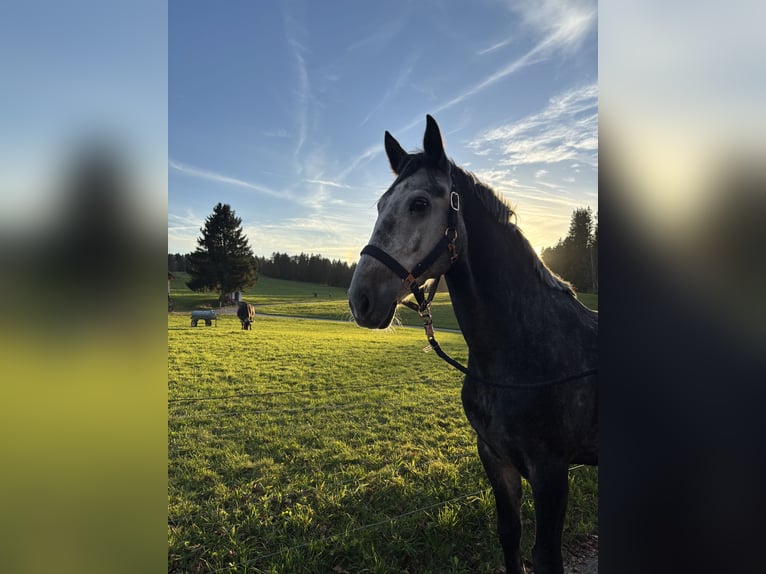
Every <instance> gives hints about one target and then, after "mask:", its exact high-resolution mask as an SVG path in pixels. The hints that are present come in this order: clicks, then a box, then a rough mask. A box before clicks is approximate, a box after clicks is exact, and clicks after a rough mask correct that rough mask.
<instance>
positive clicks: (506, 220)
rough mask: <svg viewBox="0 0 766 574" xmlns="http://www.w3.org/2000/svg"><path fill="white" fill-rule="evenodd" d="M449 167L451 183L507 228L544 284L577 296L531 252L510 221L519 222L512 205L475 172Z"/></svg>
mask: <svg viewBox="0 0 766 574" xmlns="http://www.w3.org/2000/svg"><path fill="white" fill-rule="evenodd" d="M450 165H451V168H452V169H451V173H452V179H453V181H454V182H455V184H456V185H457V187H458V188H460V189H469V190H471V193H472V195H473V196H474V197H475V198H476V199H478V200H479V203H480V204H481V206H482V207H483V208H484V211H486V212H487V215H489V217H490V218H491V219H492V220H493V221H496V222H497V223H499V224H501V225H503V226H505V227H507V228H508V230H509V232H510V233H512V234H514V235H515V236H516V237H517V238H518V240H519V242H520V243H521V245H522V248H523V251H524V254H525V255H526V257H527V258H528V260H529V262H530V265H531V266H532V268H533V269H534V270H535V272H536V273H537V275H538V276H539V277H540V279H541V280H542V281H543V283H544V284H545V285H547V286H548V287H550V288H551V289H556V290H558V291H563V292H564V293H569V294H570V295H573V296H574V289H573V287H572V285H571V284H570V283H569V282H567V281H564V280H563V279H561V277H559V276H558V275H556V274H555V273H554V272H553V271H551V270H550V268H549V267H548V266H547V265H546V264H545V262H544V261H543V260H542V259H541V258H540V257H539V256H538V255H537V253H535V251H534V249H532V245H530V243H529V240H528V239H527V238H526V237H525V236H524V234H523V233H522V232H521V229H519V227H518V225H516V224H515V223H514V222H513V221H511V219H512V218H513V219H516V212H515V211H514V209H513V207H512V206H511V204H510V203H508V201H507V200H506V199H505V198H503V197H502V196H500V195H499V194H498V193H497V192H496V191H495V190H493V189H492V188H491V187H489V186H488V185H487V184H485V183H483V182H481V181H480V180H479V179H478V178H477V177H476V175H475V174H473V173H472V172H470V171H466V170H464V169H462V168H460V167H458V166H457V165H455V163H454V162H452V161H450Z"/></svg>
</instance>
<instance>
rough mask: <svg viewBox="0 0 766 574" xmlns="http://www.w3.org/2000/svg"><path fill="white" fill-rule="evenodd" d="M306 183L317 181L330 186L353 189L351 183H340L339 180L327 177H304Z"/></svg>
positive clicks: (319, 183) (318, 183) (316, 182)
mask: <svg viewBox="0 0 766 574" xmlns="http://www.w3.org/2000/svg"><path fill="white" fill-rule="evenodd" d="M303 181H304V183H315V184H317V185H327V186H329V187H337V188H339V189H351V186H350V185H346V184H345V183H338V182H337V181H328V180H325V179H304V180H303Z"/></svg>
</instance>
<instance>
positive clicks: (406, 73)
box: [359, 54, 420, 127]
mask: <svg viewBox="0 0 766 574" xmlns="http://www.w3.org/2000/svg"><path fill="white" fill-rule="evenodd" d="M419 57H420V55H419V54H414V55H412V56H410V58H409V61H408V62H407V63H406V64H405V65H404V68H403V69H402V71H401V72H400V73H399V75H398V76H397V78H396V81H394V84H393V86H391V87H390V88H388V89H387V90H386V92H385V94H383V97H382V98H381V99H380V101H378V103H377V104H375V106H374V107H373V108H372V110H370V112H369V113H368V114H367V115H366V116H365V117H364V119H363V120H362V123H360V124H359V127H362V126H363V125H364V124H366V123H367V122H368V121H369V120H370V118H371V117H372V116H373V115H375V113H376V112H377V111H378V110H379V109H380V108H382V107H383V106H384V105H385V104H386V103H388V102H389V101H390V100H391V98H393V97H394V96H396V94H398V93H399V91H400V90H401V89H402V88H403V87H404V86H405V84H406V83H407V81H408V80H409V78H410V75H411V74H412V71H413V70H414V69H415V62H417V60H418V58H419Z"/></svg>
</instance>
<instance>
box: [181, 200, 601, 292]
mask: <svg viewBox="0 0 766 574" xmlns="http://www.w3.org/2000/svg"><path fill="white" fill-rule="evenodd" d="M200 231H201V233H202V235H201V236H200V237H199V238H198V239H197V244H198V247H197V249H196V250H195V251H194V252H193V253H187V254H185V255H182V254H180V253H168V270H169V271H181V272H186V273H188V274H189V277H190V279H189V281H188V282H187V285H188V286H189V288H190V289H192V290H193V291H218V292H219V293H220V295H221V297H226V296H227V295H228V294H230V293H233V292H235V291H239V290H243V289H247V288H248V287H252V286H253V285H255V283H256V282H257V280H258V273H259V272H260V273H262V274H263V275H266V276H268V277H273V278H276V279H287V280H290V281H304V282H309V283H319V284H323V285H331V286H334V287H342V288H347V287H348V286H349V285H350V284H351V277H352V276H353V274H354V270H355V269H356V263H352V264H348V263H346V262H344V261H340V260H330V259H327V258H326V257H322V256H321V255H316V254H306V253H301V254H300V255H288V254H287V253H279V252H275V253H272V255H271V257H268V258H266V257H256V256H254V255H253V252H252V250H251V248H250V245H249V244H248V241H247V238H246V237H245V234H244V231H243V230H242V220H241V219H240V218H238V217H237V216H236V214H235V213H234V210H232V209H231V206H229V205H226V204H221V203H219V204H217V205H216V206H215V208H214V209H213V213H212V214H211V215H210V216H209V217H208V218H207V219H206V220H205V226H204V227H203V228H202V229H200ZM541 257H542V259H543V261H545V263H546V264H547V265H548V267H550V268H551V270H552V271H553V272H555V273H557V274H558V275H560V276H561V277H563V278H564V279H566V280H567V281H569V282H570V283H572V284H573V285H574V287H575V289H577V290H578V291H590V292H594V293H598V216H596V221H595V222H594V218H593V213H592V211H591V209H590V207H587V208H579V209H576V210H575V211H574V212H573V213H572V218H571V220H570V224H569V233H568V234H567V236H566V237H565V238H563V239H559V241H558V243H557V244H556V245H555V246H553V247H545V248H544V249H543V250H542V253H541Z"/></svg>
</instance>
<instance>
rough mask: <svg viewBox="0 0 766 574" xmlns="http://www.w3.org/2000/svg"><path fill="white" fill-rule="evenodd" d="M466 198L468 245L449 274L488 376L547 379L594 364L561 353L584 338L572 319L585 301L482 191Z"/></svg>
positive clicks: (464, 326) (474, 358) (473, 349)
mask: <svg viewBox="0 0 766 574" xmlns="http://www.w3.org/2000/svg"><path fill="white" fill-rule="evenodd" d="M464 195H465V194H464ZM462 203H463V206H464V207H461V210H462V213H463V222H464V225H465V235H466V246H465V249H463V250H461V253H460V256H459V258H458V260H457V261H456V262H455V263H454V264H453V266H452V268H451V269H450V271H449V272H448V273H447V274H446V276H445V277H446V280H447V285H448V287H449V290H450V295H451V298H452V305H453V308H454V310H455V315H456V317H457V319H458V323H459V324H460V328H461V330H462V332H463V336H464V337H465V340H466V342H467V343H468V347H469V352H470V365H471V366H472V367H475V368H478V369H479V372H480V373H481V374H482V376H500V375H501V374H502V376H508V375H510V376H515V377H516V378H518V379H533V380H540V379H541V378H545V377H549V376H553V375H555V374H556V373H557V372H558V371H559V370H560V369H561V368H576V366H577V365H579V364H581V363H587V361H588V358H587V357H585V358H583V357H575V356H564V357H562V356H561V349H562V346H563V347H564V348H566V347H567V343H569V344H570V348H573V347H571V344H572V343H575V344H576V343H577V342H576V341H573V340H570V339H569V338H571V337H573V335H572V329H570V328H568V324H577V323H578V322H582V318H581V317H578V316H577V315H578V313H580V310H579V309H578V308H577V307H581V305H580V304H579V302H577V301H575V300H574V297H573V296H572V294H571V292H567V290H565V289H563V288H561V287H559V286H556V285H553V286H552V285H551V283H555V281H554V280H553V279H552V278H551V277H550V276H547V277H546V273H548V271H547V270H545V269H544V268H543V267H542V264H541V262H540V261H539V258H538V257H537V255H536V254H535V253H534V251H533V250H532V248H531V246H530V245H529V242H528V241H527V240H526V238H524V236H523V235H522V234H521V232H520V231H519V230H518V229H517V228H516V227H515V226H513V225H510V224H507V223H501V222H498V221H497V220H493V218H492V217H491V216H490V215H489V213H488V212H487V210H486V209H485V208H484V207H483V206H482V205H480V204H479V203H478V201H477V199H476V198H475V197H473V198H470V199H468V200H463V201H462ZM575 331H577V329H575ZM564 333H567V337H569V338H568V339H567V341H563V340H560V339H562V338H563V336H564V335H563V334H564ZM574 338H578V334H577V333H575V334H574ZM574 353H575V354H576V351H574Z"/></svg>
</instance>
